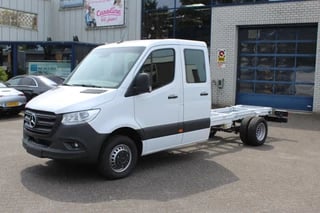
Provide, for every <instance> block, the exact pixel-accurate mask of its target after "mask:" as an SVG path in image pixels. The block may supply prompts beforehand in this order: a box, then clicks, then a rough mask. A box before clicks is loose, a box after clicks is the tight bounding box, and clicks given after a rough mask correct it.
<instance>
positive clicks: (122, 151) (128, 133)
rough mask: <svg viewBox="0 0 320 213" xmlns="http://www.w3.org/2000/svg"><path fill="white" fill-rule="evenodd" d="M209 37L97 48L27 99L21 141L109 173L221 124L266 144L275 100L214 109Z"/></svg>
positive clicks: (200, 137)
mask: <svg viewBox="0 0 320 213" xmlns="http://www.w3.org/2000/svg"><path fill="white" fill-rule="evenodd" d="M211 84H212V82H211V75H210V67H209V57H208V50H207V46H206V44H205V43H204V42H200V41H189V40H179V39H162V40H139V41H126V42H117V43H113V44H106V45H102V46H99V47H97V48H95V49H94V50H93V51H92V52H91V53H90V54H89V55H88V56H87V57H86V58H85V59H84V60H83V61H82V62H81V63H80V65H79V66H77V67H76V68H75V69H74V71H73V72H72V73H71V74H70V75H69V77H68V78H67V79H66V80H65V82H64V84H63V85H61V86H59V87H57V88H55V89H52V90H50V91H48V92H46V93H44V94H42V95H40V96H38V97H36V98H34V99H32V100H31V101H30V102H28V103H27V105H26V109H25V116H24V128H23V139H22V142H23V146H24V148H25V149H26V151H27V152H28V153H30V154H32V155H34V156H37V157H42V158H50V159H73V160H76V159H77V160H82V161H86V162H90V163H91V162H92V163H95V165H97V168H98V170H99V171H100V172H101V174H102V175H103V176H105V177H106V178H108V179H116V178H122V177H125V176H127V175H129V174H130V173H131V172H132V170H133V169H134V167H135V166H136V163H137V159H138V157H139V156H144V155H148V154H151V153H155V152H159V151H163V150H168V149H173V148H177V147H181V146H185V145H189V144H191V143H196V142H203V141H205V140H208V139H209V137H210V136H212V135H214V134H215V133H216V131H226V132H236V133H240V138H241V140H242V141H243V143H245V144H249V145H253V146H257V145H262V144H263V143H264V142H265V140H266V137H267V133H268V126H267V123H266V120H272V121H279V122H286V121H287V112H285V111H276V113H274V112H275V111H274V110H273V109H272V108H270V107H255V106H242V105H237V106H231V107H225V108H219V109H211V106H212V103H211V89H212V88H211Z"/></svg>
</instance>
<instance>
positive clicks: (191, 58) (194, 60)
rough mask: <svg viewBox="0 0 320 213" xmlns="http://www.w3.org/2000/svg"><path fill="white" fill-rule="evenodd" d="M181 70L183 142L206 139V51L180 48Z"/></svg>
mask: <svg viewBox="0 0 320 213" xmlns="http://www.w3.org/2000/svg"><path fill="white" fill-rule="evenodd" d="M182 51H183V52H182V54H183V61H184V64H183V65H182V66H183V68H184V72H183V74H184V75H183V91H184V93H183V98H184V111H183V120H184V125H183V126H184V127H183V131H184V134H183V140H182V143H183V144H188V143H192V142H196V141H201V140H206V139H208V136H209V130H210V112H211V79H210V68H209V61H208V52H207V50H206V49H204V48H196V47H193V46H191V47H190V48H188V47H185V48H184V49H183V50H182Z"/></svg>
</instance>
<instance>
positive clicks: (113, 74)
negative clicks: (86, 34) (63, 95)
mask: <svg viewBox="0 0 320 213" xmlns="http://www.w3.org/2000/svg"><path fill="white" fill-rule="evenodd" d="M144 49H145V47H117V48H100V49H95V50H93V51H92V52H91V53H90V54H89V55H88V56H87V57H86V58H85V59H84V60H83V61H82V62H81V63H80V64H79V66H78V67H76V68H75V70H74V71H73V72H72V74H71V75H70V76H69V77H68V78H67V80H66V81H65V82H64V85H70V86H71V85H72V86H84V87H106V88H117V87H119V86H120V84H121V82H122V81H123V80H124V78H125V76H126V75H127V74H128V72H129V71H130V69H131V68H132V66H133V65H134V64H135V62H136V61H137V59H138V58H139V56H140V55H141V53H142V52H143V50H144Z"/></svg>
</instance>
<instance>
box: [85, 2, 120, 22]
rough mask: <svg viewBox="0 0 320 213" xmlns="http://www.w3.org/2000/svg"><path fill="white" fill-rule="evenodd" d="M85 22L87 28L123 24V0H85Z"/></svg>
mask: <svg viewBox="0 0 320 213" xmlns="http://www.w3.org/2000/svg"><path fill="white" fill-rule="evenodd" d="M85 22H86V25H87V27H88V28H89V27H109V26H117V25H124V0H87V1H86V3H85Z"/></svg>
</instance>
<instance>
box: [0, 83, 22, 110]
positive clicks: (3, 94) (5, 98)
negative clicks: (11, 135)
mask: <svg viewBox="0 0 320 213" xmlns="http://www.w3.org/2000/svg"><path fill="white" fill-rule="evenodd" d="M25 104H26V97H25V95H24V94H23V93H22V92H20V91H18V90H16V89H14V88H8V87H7V85H5V84H4V83H3V82H0V113H11V114H18V113H19V112H20V111H21V110H23V109H24V106H25Z"/></svg>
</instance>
